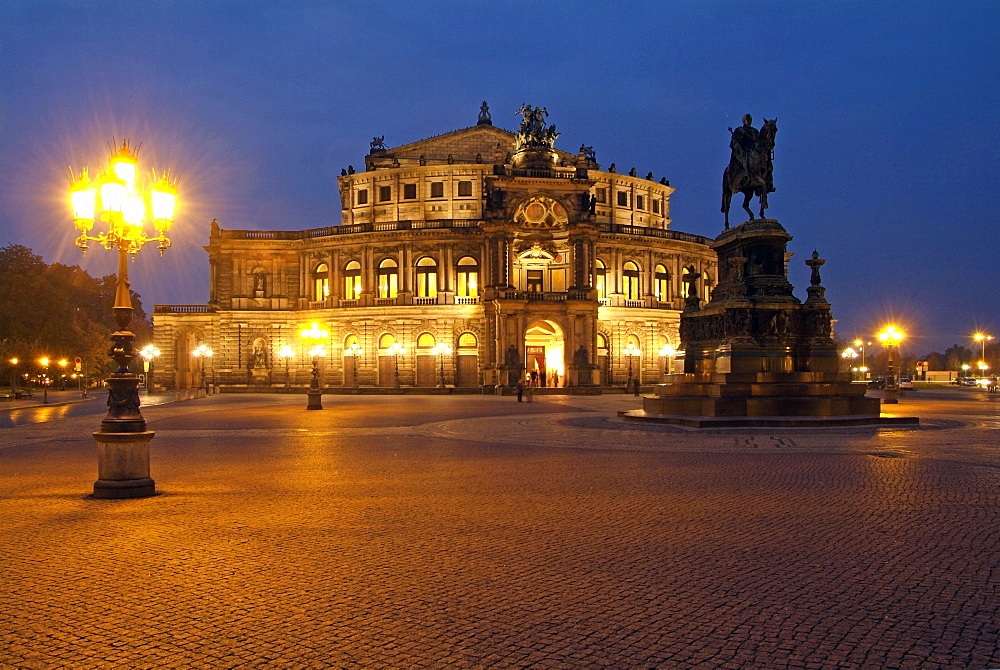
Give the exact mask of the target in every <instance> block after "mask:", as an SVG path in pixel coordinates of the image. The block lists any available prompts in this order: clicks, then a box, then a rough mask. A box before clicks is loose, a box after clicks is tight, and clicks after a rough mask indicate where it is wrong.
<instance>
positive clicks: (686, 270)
mask: <svg viewBox="0 0 1000 670" xmlns="http://www.w3.org/2000/svg"><path fill="white" fill-rule="evenodd" d="M697 273H698V271H697V270H695V269H694V267H693V266H688V267H686V268H684V275H682V276H683V280H684V285H683V291H682V292H683V293H684V297H685V298H690V297H691V296H690V295H689V293H690V292H691V291H690V289H691V284H689V283H688V279H687V275H692V274H697ZM697 284H698V282H697V281H695V291H694V296H695V297H697V296H698V289H697Z"/></svg>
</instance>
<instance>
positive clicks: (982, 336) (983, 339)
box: [972, 333, 993, 375]
mask: <svg viewBox="0 0 1000 670" xmlns="http://www.w3.org/2000/svg"><path fill="white" fill-rule="evenodd" d="M972 339H974V340H975V341H976V342H979V343H980V344H982V345H983V355H982V358H981V359H980V361H979V369H980V370H981V371H982V374H983V375H985V374H986V370H989V369H990V366H988V365H986V343H987V342H989V341H990V340H992V339H993V336H992V335H987V334H986V333H976V334H975V335H973V336H972Z"/></svg>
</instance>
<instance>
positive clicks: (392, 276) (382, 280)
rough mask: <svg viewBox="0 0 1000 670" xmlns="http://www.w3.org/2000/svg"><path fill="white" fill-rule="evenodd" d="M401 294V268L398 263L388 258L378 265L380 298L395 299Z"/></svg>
mask: <svg viewBox="0 0 1000 670" xmlns="http://www.w3.org/2000/svg"><path fill="white" fill-rule="evenodd" d="M398 292H399V268H398V266H397V265H396V261H394V260H393V259H391V258H386V259H385V260H383V261H382V262H381V263H379V264H378V297H380V298H395V297H396V294H397V293H398Z"/></svg>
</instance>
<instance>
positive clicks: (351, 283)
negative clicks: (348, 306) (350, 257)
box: [344, 261, 361, 300]
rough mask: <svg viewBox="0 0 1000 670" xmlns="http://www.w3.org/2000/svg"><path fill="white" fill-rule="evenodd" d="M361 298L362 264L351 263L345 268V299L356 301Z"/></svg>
mask: <svg viewBox="0 0 1000 670" xmlns="http://www.w3.org/2000/svg"><path fill="white" fill-rule="evenodd" d="M360 296H361V263H359V262H357V261H351V262H350V263H348V264H347V267H345V268H344V298H345V299H346V300H356V299H357V298H359V297H360Z"/></svg>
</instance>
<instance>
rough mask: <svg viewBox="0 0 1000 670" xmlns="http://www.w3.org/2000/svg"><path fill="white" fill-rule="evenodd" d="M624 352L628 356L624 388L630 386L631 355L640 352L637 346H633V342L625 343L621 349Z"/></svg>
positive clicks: (636, 354)
mask: <svg viewBox="0 0 1000 670" xmlns="http://www.w3.org/2000/svg"><path fill="white" fill-rule="evenodd" d="M623 351H624V354H625V355H626V356H627V357H628V379H627V380H626V382H625V388H626V389H630V388H632V357H633V356H638V355H639V354H641V353H642V352H641V351H639V347H637V346H635V345H634V344H633V343H631V342H629V343H628V344H626V345H625V349H624V350H623Z"/></svg>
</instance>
